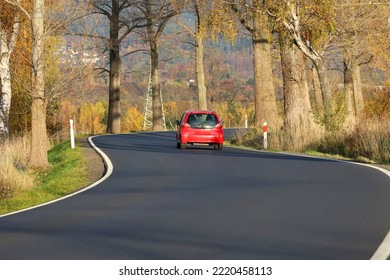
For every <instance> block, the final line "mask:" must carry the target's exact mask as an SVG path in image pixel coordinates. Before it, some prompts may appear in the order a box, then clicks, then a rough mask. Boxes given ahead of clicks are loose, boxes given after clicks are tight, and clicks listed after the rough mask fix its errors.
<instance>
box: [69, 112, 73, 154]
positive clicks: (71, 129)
mask: <svg viewBox="0 0 390 280" xmlns="http://www.w3.org/2000/svg"><path fill="white" fill-rule="evenodd" d="M69 122H70V148H71V149H74V128H73V123H74V122H73V120H72V119H70V120H69Z"/></svg>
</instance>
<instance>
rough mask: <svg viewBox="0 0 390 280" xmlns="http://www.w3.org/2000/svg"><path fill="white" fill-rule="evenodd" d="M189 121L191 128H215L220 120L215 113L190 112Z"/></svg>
mask: <svg viewBox="0 0 390 280" xmlns="http://www.w3.org/2000/svg"><path fill="white" fill-rule="evenodd" d="M187 123H188V124H189V125H190V126H191V128H213V127H215V126H216V125H217V123H218V121H217V118H216V117H215V115H214V114H190V115H189V116H188V119H187Z"/></svg>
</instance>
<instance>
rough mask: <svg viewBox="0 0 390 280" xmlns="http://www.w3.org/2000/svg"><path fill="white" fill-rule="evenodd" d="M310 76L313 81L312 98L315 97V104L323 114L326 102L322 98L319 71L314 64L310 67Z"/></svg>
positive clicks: (317, 109) (316, 108) (319, 112)
mask: <svg viewBox="0 0 390 280" xmlns="http://www.w3.org/2000/svg"><path fill="white" fill-rule="evenodd" d="M310 77H311V83H312V89H311V90H312V93H313V94H312V98H314V102H313V106H314V108H315V110H316V112H317V113H318V115H320V116H322V115H323V114H324V102H323V100H322V94H321V87H320V81H319V79H318V73H317V70H316V68H315V66H314V65H312V67H311V69H310Z"/></svg>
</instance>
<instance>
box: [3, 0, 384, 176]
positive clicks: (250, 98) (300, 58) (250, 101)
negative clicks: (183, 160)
mask: <svg viewBox="0 0 390 280" xmlns="http://www.w3.org/2000/svg"><path fill="white" fill-rule="evenodd" d="M0 5H1V6H0V58H1V61H0V81H1V88H0V89H1V93H0V138H1V141H2V142H5V141H12V140H13V139H15V138H16V137H20V136H26V135H27V136H28V137H30V138H29V139H30V141H31V145H30V147H31V148H30V149H31V150H30V157H29V168H32V169H39V168H46V167H47V166H48V161H47V149H48V143H49V141H48V139H63V138H66V137H67V136H66V135H67V133H68V129H69V119H70V118H72V119H75V121H76V131H77V132H78V133H83V134H97V133H105V132H108V133H121V132H129V131H139V130H142V129H143V126H142V124H143V112H144V102H145V94H146V92H147V91H148V87H149V86H150V87H151V91H152V100H153V101H152V103H153V107H152V108H153V109H152V110H153V127H152V129H153V130H162V129H163V127H164V126H163V118H164V116H165V119H166V121H167V127H168V128H170V129H174V128H175V127H174V123H175V119H178V118H180V115H181V113H182V112H183V111H184V110H186V109H193V108H200V109H207V108H212V109H215V110H216V111H217V112H218V113H219V115H220V116H221V117H222V119H223V121H224V124H225V127H237V126H241V127H242V126H244V123H245V118H246V116H247V117H248V118H249V124H250V126H251V127H253V128H261V126H262V124H263V122H265V121H266V122H267V123H268V125H269V129H270V133H271V138H270V147H271V148H273V149H278V150H282V149H283V150H295V151H305V150H307V149H319V150H324V151H330V152H334V153H343V152H344V153H346V154H348V153H349V148H346V147H348V146H350V147H351V149H353V151H354V153H355V152H356V154H354V156H359V155H361V156H364V157H368V158H371V159H375V160H377V161H380V162H385V163H389V162H390V125H389V123H390V65H389V63H390V2H389V1H388V0H377V1H368V0H367V1H366V0H308V1H298V0H295V1H287V0H282V1H280V0H278V1H277V0H269V1H263V0H213V1H211V0H162V1H158V0H143V1H142V0H89V1H77V0H64V1H54V0H46V1H44V0H0ZM149 81H150V84H149ZM163 110H164V111H163ZM258 135H259V133H256V132H255V133H254V135H253V138H254V139H258ZM256 137H257V138H256ZM359 139H360V140H361V141H360V140H359ZM358 140H359V141H358ZM374 146H375V147H374ZM373 147H374V148H375V152H372V151H371V150H372V149H373ZM347 151H348V152H347ZM350 153H352V152H350ZM359 153H360V154H359ZM0 160H1V159H0Z"/></svg>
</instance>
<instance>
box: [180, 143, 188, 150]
mask: <svg viewBox="0 0 390 280" xmlns="http://www.w3.org/2000/svg"><path fill="white" fill-rule="evenodd" d="M178 144H179V147H180V149H182V150H183V149H185V148H186V143H182V142H179V143H178Z"/></svg>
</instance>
